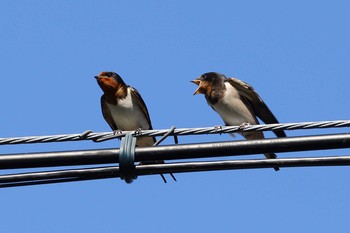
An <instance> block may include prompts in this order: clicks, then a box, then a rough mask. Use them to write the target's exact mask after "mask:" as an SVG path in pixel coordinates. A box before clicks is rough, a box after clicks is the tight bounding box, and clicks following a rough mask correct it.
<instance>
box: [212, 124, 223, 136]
mask: <svg viewBox="0 0 350 233" xmlns="http://www.w3.org/2000/svg"><path fill="white" fill-rule="evenodd" d="M219 130H222V125H215V126H214V131H215V132H218V131H219ZM220 135H221V133H220Z"/></svg>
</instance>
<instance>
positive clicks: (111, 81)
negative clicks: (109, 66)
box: [95, 71, 126, 93]
mask: <svg viewBox="0 0 350 233" xmlns="http://www.w3.org/2000/svg"><path fill="white" fill-rule="evenodd" d="M95 78H96V80H97V83H98V85H99V86H100V87H101V89H102V90H103V92H105V93H107V92H115V91H117V90H118V89H119V88H121V87H123V86H125V85H126V84H125V83H124V81H123V79H122V78H121V77H120V76H119V75H118V74H117V73H114V72H106V71H104V72H101V73H100V74H99V75H98V76H95Z"/></svg>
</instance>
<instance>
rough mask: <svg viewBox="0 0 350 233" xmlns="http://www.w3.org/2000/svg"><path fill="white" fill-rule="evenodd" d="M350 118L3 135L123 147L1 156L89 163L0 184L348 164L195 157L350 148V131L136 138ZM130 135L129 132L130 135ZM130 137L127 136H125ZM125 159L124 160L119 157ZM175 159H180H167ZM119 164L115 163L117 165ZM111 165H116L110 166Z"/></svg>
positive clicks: (1, 160)
mask: <svg viewBox="0 0 350 233" xmlns="http://www.w3.org/2000/svg"><path fill="white" fill-rule="evenodd" d="M348 126H350V121H322V122H309V123H288V124H272V125H248V126H244V127H207V128H186V129H175V127H172V128H171V129H167V130H147V131H141V132H139V131H136V132H134V131H133V132H122V134H115V133H113V132H108V133H93V132H91V131H86V132H84V133H83V134H70V135H50V136H39V137H18V138H1V139H0V145H1V144H2V145H4V144H20V143H40V142H43V143H44V142H62V141H72V140H73V141H78V140H94V141H104V140H106V139H108V140H109V139H112V138H116V137H122V143H121V148H120V149H118V148H115V149H98V150H77V151H62V152H39V153H22V154H2V155H0V169H21V168H30V169H33V168H39V167H58V166H67V167H69V166H77V165H79V166H87V165H95V166H101V164H104V165H105V167H92V168H91V167H90V168H86V167H84V168H79V169H71V168H70V169H68V168H67V169H65V170H49V171H41V172H27V173H15V174H5V175H0V187H14V186H26V185H37V184H48V183H61V182H72V181H80V180H93V179H105V178H114V177H121V178H122V179H124V180H126V181H127V182H128V183H130V182H132V180H133V179H136V178H137V176H143V175H151V174H164V173H179V172H197V171H213V170H228V169H252V168H272V167H276V166H278V167H302V166H339V165H344V166H345V165H350V156H333V157H330V156H328V157H315V158H281V159H260V160H251V159H250V160H247V159H240V160H224V161H210V162H208V161H207V162H204V161H201V162H193V161H191V159H204V158H218V157H231V156H239V155H250V154H263V153H268V152H279V153H281V152H295V151H310V150H325V149H339V148H350V134H328V135H311V136H298V137H286V138H267V139H260V140H240V141H223V142H209V143H192V144H180V145H165V146H154V147H140V148H137V147H136V148H135V137H138V136H154V135H161V136H162V138H161V139H160V140H159V141H158V142H157V143H156V144H159V143H160V142H161V141H162V140H164V139H165V138H166V137H167V136H176V137H177V136H183V135H197V134H211V133H232V132H238V131H255V130H259V131H266V130H282V129H283V130H286V129H311V128H313V129H314V128H330V127H348ZM127 133H128V134H127ZM125 135H127V136H126V137H123V136H125ZM121 159H122V161H121ZM153 160H165V161H166V162H167V164H152V165H136V163H138V162H144V161H153ZM171 160H177V161H176V163H169V162H170V161H171ZM117 163H118V164H119V166H115V164H117ZM111 165H112V166H111Z"/></svg>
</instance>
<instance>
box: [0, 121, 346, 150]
mask: <svg viewBox="0 0 350 233" xmlns="http://www.w3.org/2000/svg"><path fill="white" fill-rule="evenodd" d="M349 126H350V120H338V121H317V122H301V123H284V124H268V125H244V126H220V127H218V126H214V127H205V128H178V129H174V130H173V131H172V132H171V133H170V134H169V136H174V135H176V136H185V135H200V134H223V133H237V132H243V131H244V132H245V131H276V130H300V129H325V128H341V127H349ZM128 133H133V136H135V137H139V136H163V135H165V134H167V133H169V129H161V130H141V131H137V132H135V131H123V132H122V133H121V134H119V133H118V134H116V133H115V132H100V133H94V132H92V131H91V130H87V131H85V132H83V133H80V134H61V135H48V136H29V137H11V138H0V145H13V144H27V143H47V142H67V141H81V140H92V141H94V142H102V141H106V140H111V139H114V138H122V137H124V136H125V135H126V134H128Z"/></svg>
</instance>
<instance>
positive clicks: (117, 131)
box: [113, 129, 123, 135]
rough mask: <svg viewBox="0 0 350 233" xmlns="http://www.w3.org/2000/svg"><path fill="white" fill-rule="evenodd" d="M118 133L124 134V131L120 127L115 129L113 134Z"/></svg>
mask: <svg viewBox="0 0 350 233" xmlns="http://www.w3.org/2000/svg"><path fill="white" fill-rule="evenodd" d="M118 134H123V131H121V130H120V129H117V130H113V135H118Z"/></svg>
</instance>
